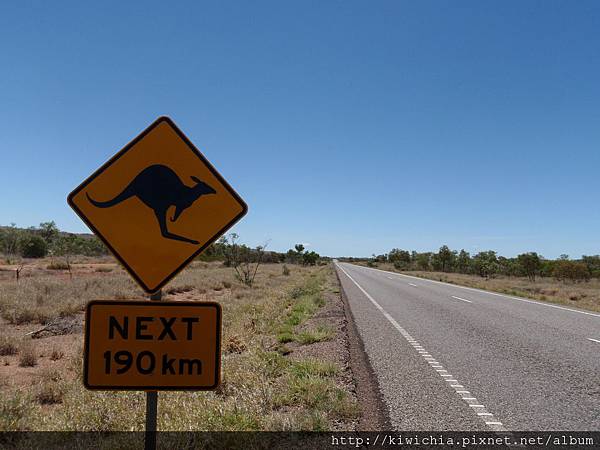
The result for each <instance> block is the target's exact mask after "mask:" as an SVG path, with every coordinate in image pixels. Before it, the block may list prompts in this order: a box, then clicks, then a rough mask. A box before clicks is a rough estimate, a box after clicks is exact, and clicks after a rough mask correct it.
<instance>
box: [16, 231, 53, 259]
mask: <svg viewBox="0 0 600 450" xmlns="http://www.w3.org/2000/svg"><path fill="white" fill-rule="evenodd" d="M19 248H20V250H21V254H22V255H23V257H25V258H43V257H44V256H46V255H47V254H48V244H46V241H45V240H44V239H42V237H40V236H36V235H35V234H24V235H23V236H21V238H20V239H19Z"/></svg>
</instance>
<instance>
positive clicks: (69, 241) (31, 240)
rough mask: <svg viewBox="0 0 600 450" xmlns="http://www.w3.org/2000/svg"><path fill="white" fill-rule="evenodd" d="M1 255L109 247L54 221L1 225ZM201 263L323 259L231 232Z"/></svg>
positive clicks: (10, 258) (96, 251)
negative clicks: (272, 247)
mask: <svg viewBox="0 0 600 450" xmlns="http://www.w3.org/2000/svg"><path fill="white" fill-rule="evenodd" d="M0 252H1V253H2V254H3V255H4V258H5V260H6V261H7V262H8V263H9V264H10V263H12V262H14V261H16V260H17V259H19V258H44V257H46V256H68V255H71V256H75V255H83V256H103V255H108V254H109V252H108V249H107V248H106V246H105V245H104V244H103V243H102V241H100V239H98V238H97V237H96V236H94V235H92V234H84V235H81V234H74V233H67V232H63V231H60V230H59V229H58V227H57V226H56V223H55V222H53V221H50V222H43V223H40V224H39V226H37V227H29V228H18V227H17V226H16V225H15V224H14V223H13V224H10V225H8V226H0ZM198 259H199V260H201V261H223V263H224V264H225V265H226V266H227V267H234V266H235V265H236V264H237V263H238V262H241V263H244V264H248V263H256V262H260V263H289V264H301V265H306V266H314V265H316V264H318V263H319V262H320V261H322V260H324V258H322V257H321V256H320V255H319V254H318V253H316V252H314V251H308V250H306V249H305V248H304V245H302V244H296V245H295V246H294V248H292V249H289V250H288V251H287V252H286V253H281V252H275V251H269V250H267V245H266V244H265V245H260V246H257V247H253V248H252V247H249V246H247V245H246V244H241V243H240V242H239V236H238V235H237V234H235V233H231V234H229V235H227V236H223V237H221V239H219V240H218V241H217V242H215V243H214V244H212V245H210V246H209V247H208V248H207V249H206V250H205V251H204V252H203V253H202V254H201V255H200V256H199V257H198Z"/></svg>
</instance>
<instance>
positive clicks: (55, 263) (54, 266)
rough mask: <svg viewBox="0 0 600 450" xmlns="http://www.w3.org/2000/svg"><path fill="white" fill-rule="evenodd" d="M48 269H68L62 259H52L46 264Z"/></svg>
mask: <svg viewBox="0 0 600 450" xmlns="http://www.w3.org/2000/svg"><path fill="white" fill-rule="evenodd" d="M46 269H48V270H68V269H69V265H68V264H67V263H66V262H62V261H53V262H51V263H50V264H48V265H47V266H46Z"/></svg>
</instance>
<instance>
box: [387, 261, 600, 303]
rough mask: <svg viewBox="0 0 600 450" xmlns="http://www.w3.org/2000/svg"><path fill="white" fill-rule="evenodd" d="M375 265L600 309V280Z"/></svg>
mask: <svg viewBox="0 0 600 450" xmlns="http://www.w3.org/2000/svg"><path fill="white" fill-rule="evenodd" d="M378 268H379V269H382V270H388V271H390V272H398V273H404V274H406V275H412V276H416V277H421V278H427V279H430V280H436V281H443V282H445V283H451V284H457V285H460V286H468V287H473V288H477V289H484V290H486V291H492V292H499V293H502V294H507V295H513V296H517V297H525V298H531V299H534V300H540V301H547V302H551V303H559V304H562V305H568V306H572V307H575V308H582V309H588V310H591V311H600V280H598V279H592V280H591V281H589V282H581V283H571V282H563V281H556V280H555V279H553V278H537V279H536V281H531V280H529V279H527V278H521V277H505V276H497V277H496V278H490V279H485V278H482V277H479V276H477V275H465V274H460V273H442V272H423V271H405V272H402V271H399V270H396V269H394V268H393V266H392V265H391V264H380V265H379V266H378Z"/></svg>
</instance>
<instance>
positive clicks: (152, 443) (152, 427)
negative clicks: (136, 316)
mask: <svg viewBox="0 0 600 450" xmlns="http://www.w3.org/2000/svg"><path fill="white" fill-rule="evenodd" d="M161 300H162V289H159V290H158V291H156V292H155V293H154V294H151V295H150V301H155V302H159V301H161ZM157 415H158V391H146V433H145V438H144V449H145V450H155V449H156V420H157Z"/></svg>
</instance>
